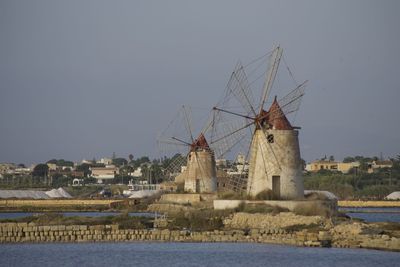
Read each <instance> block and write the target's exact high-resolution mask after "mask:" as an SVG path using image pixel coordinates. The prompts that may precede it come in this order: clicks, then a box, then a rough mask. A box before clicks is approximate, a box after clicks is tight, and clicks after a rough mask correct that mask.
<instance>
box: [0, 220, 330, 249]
mask: <svg viewBox="0 0 400 267" xmlns="http://www.w3.org/2000/svg"><path fill="white" fill-rule="evenodd" d="M102 241H106V242H114V241H117V242H121V241H164V242H261V243H276V244H288V245H299V246H324V245H326V244H327V243H326V242H325V243H324V242H321V240H319V239H318V235H315V234H312V235H311V234H307V233H294V232H287V231H285V230H282V229H263V230H260V229H252V230H249V231H243V230H230V231H220V230H215V231H206V232H190V231H178V230H168V229H164V230H160V229H152V230H149V229H127V230H121V229H119V227H118V225H94V226H87V225H69V226H65V225H53V226H36V225H33V224H26V223H3V224H0V243H13V242H30V243H32V242H102Z"/></svg>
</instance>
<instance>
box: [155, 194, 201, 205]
mask: <svg viewBox="0 0 400 267" xmlns="http://www.w3.org/2000/svg"><path fill="white" fill-rule="evenodd" d="M200 200H201V198H200V194H164V195H162V196H161V199H160V201H161V202H167V203H178V204H187V203H195V202H200Z"/></svg>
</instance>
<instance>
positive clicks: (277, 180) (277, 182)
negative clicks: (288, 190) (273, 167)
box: [272, 175, 281, 199]
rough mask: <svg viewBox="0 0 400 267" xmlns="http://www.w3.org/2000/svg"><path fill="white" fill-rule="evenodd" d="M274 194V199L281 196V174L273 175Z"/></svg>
mask: <svg viewBox="0 0 400 267" xmlns="http://www.w3.org/2000/svg"><path fill="white" fill-rule="evenodd" d="M272 195H273V198H274V199H280V198H281V177H280V176H279V175H274V176H272Z"/></svg>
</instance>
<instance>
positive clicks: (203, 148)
mask: <svg viewBox="0 0 400 267" xmlns="http://www.w3.org/2000/svg"><path fill="white" fill-rule="evenodd" d="M174 122H177V123H174ZM191 124H192V123H191V119H190V110H189V109H188V108H187V107H185V106H183V107H182V110H180V112H178V114H177V116H176V117H175V119H174V120H173V122H172V123H170V124H169V127H168V128H167V129H166V130H165V131H164V132H163V133H162V135H161V136H160V137H159V139H158V143H159V144H160V145H161V147H164V148H162V149H161V150H162V151H164V152H167V151H168V150H171V149H172V150H173V151H174V152H173V153H175V155H177V154H180V155H186V156H185V157H183V156H176V157H175V160H173V161H171V163H170V166H167V168H166V170H167V172H168V171H169V170H170V169H172V168H173V167H175V166H176V165H178V164H177V162H176V161H178V160H181V161H182V159H183V158H185V162H184V163H183V162H181V163H180V166H181V167H182V168H181V170H182V169H183V170H182V171H181V172H180V173H179V174H178V175H176V176H175V177H174V180H175V182H176V183H178V184H182V185H183V189H184V191H185V192H191V193H214V192H216V190H217V182H216V166H215V157H214V152H213V150H212V149H211V148H210V146H209V145H208V143H207V140H206V137H205V133H206V130H205V131H201V133H200V134H199V136H198V137H197V138H196V139H194V138H193V134H192V128H193V127H192V125H191ZM174 130H175V132H174ZM185 130H186V131H185ZM188 139H189V141H187V140H188ZM165 147H167V149H165ZM184 164H186V166H183V165H184Z"/></svg>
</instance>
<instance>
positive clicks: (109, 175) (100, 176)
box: [90, 165, 119, 184]
mask: <svg viewBox="0 0 400 267" xmlns="http://www.w3.org/2000/svg"><path fill="white" fill-rule="evenodd" d="M90 170H91V171H92V177H93V178H96V179H97V183H99V184H101V183H103V180H109V179H114V178H115V175H117V174H119V169H118V168H117V167H115V166H114V165H108V166H106V167H91V168H90Z"/></svg>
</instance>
